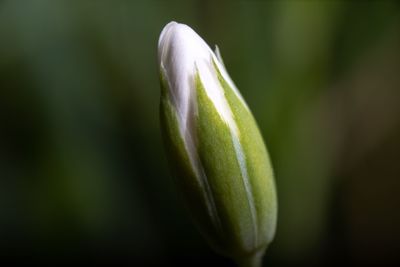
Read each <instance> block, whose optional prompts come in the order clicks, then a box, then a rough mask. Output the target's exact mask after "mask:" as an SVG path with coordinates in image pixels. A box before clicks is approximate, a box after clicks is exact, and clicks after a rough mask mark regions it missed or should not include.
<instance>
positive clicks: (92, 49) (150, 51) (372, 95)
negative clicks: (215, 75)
mask: <svg viewBox="0 0 400 267" xmlns="http://www.w3.org/2000/svg"><path fill="white" fill-rule="evenodd" d="M171 20H176V21H178V22H182V23H185V24H188V25H190V26H191V27H193V28H194V29H195V30H196V31H197V32H198V33H199V34H200V35H201V36H202V37H203V38H204V39H205V40H206V41H207V42H208V43H209V44H210V45H211V46H214V44H218V46H219V48H220V50H221V53H222V56H223V57H224V61H225V65H226V66H227V69H228V71H229V72H230V74H231V76H232V78H233V80H234V81H235V83H236V85H237V86H238V88H239V89H240V90H241V92H242V95H243V96H244V98H245V99H246V100H247V102H248V104H249V106H250V107H251V109H252V111H253V113H254V116H255V117H256V119H257V121H258V123H259V126H260V129H261V131H262V134H263V136H264V138H265V140H266V143H267V146H268V149H269V151H270V154H271V158H272V162H273V165H274V168H275V173H276V183H277V188H278V194H279V220H278V231H277V235H276V238H275V241H274V243H272V245H271V246H270V248H269V250H268V251H267V254H266V257H265V262H264V266H280V265H287V264H300V263H302V264H339V263H351V264H355V263H396V262H400V255H399V253H398V252H399V251H400V245H399V243H400V152H399V151H400V5H399V3H398V2H396V1H354V2H350V1H322V2H317V1H211V0H208V1H144V0H143V1H127V0H126V1H123V0H122V1H119V0H118V1H111V0H109V1H101V0H99V1H90V0H87V1H77V0H76V1H74V0H72V1H54V0H53V1H52V0H47V1H41V0H39V1H22V0H21V1H19V0H15V1H11V0H10V1H7V0H3V1H0V262H20V261H27V262H28V261H29V262H36V261H39V262H78V261H85V262H86V261H88V262H95V263H97V262H99V263H100V262H101V263H105V262H108V263H118V262H128V263H131V264H132V265H149V264H157V265H165V264H175V265H187V266H189V265H194V264H199V263H202V264H203V265H208V264H210V265H212V264H217V265H220V266H233V263H232V262H230V261H229V260H226V259H223V258H221V257H219V256H218V255H215V254H214V253H213V252H212V251H211V250H210V249H209V248H208V246H207V245H206V244H205V242H204V241H203V239H202V237H201V236H200V235H199V234H198V232H197V231H196V229H195V228H194V227H193V225H192V223H191V221H190V219H189V218H188V216H187V213H186V212H185V209H184V204H183V203H181V200H180V199H179V197H177V194H176V191H175V187H174V184H173V180H172V179H171V176H170V174H169V170H168V167H167V165H166V158H165V156H164V151H163V146H162V142H161V136H160V129H159V121H158V101H159V94H160V90H159V81H158V77H159V75H158V66H157V41H158V36H159V34H160V32H161V30H162V28H163V26H164V25H165V24H166V23H168V22H169V21H171Z"/></svg>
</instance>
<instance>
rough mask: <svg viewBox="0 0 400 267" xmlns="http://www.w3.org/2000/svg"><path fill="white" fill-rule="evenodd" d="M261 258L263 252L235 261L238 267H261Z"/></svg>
mask: <svg viewBox="0 0 400 267" xmlns="http://www.w3.org/2000/svg"><path fill="white" fill-rule="evenodd" d="M263 256H264V251H258V252H256V253H254V254H251V255H249V256H247V257H243V258H238V259H236V263H237V264H238V266H239V267H261V265H262V258H263Z"/></svg>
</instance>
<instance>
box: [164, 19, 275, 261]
mask: <svg viewBox="0 0 400 267" xmlns="http://www.w3.org/2000/svg"><path fill="white" fill-rule="evenodd" d="M216 54H217V55H216ZM216 54H214V53H213V51H212V50H211V49H210V48H209V47H208V45H207V44H206V43H205V41H204V40H203V39H202V38H201V37H200V36H199V35H197V34H196V33H195V32H194V31H193V30H192V29H191V28H190V27H188V26H186V25H184V24H179V23H176V22H170V23H169V24H167V25H166V26H165V28H164V29H163V31H162V33H161V35H160V39H159V43H158V60H159V66H160V74H161V75H160V76H161V103H160V120H161V129H162V133H163V139H164V144H165V147H166V151H167V156H168V159H169V163H170V165H171V169H172V170H173V174H174V177H175V178H176V179H175V180H176V183H177V185H178V188H179V191H180V192H181V193H182V196H183V198H182V199H183V200H184V201H185V204H186V206H187V207H188V209H189V212H190V213H191V215H192V217H193V219H194V222H195V224H196V225H197V226H198V228H199V229H200V231H201V233H202V234H203V235H204V237H205V238H206V239H207V241H208V242H209V244H210V245H211V247H213V248H214V249H215V250H216V251H217V252H218V253H220V254H222V255H225V256H227V257H230V258H232V259H233V260H235V261H236V262H238V263H239V264H241V265H253V266H256V265H257V264H259V263H260V262H261V257H262V255H263V254H264V252H265V249H266V247H267V246H268V244H269V243H270V242H271V241H272V239H273V237H274V234H275V228H276V220H277V199H276V191H275V184H274V178H273V172H272V167H271V163H270V160H269V156H268V153H267V150H266V148H265V145H264V142H263V139H262V136H261V134H260V131H259V129H258V127H257V124H256V122H255V120H254V118H253V115H252V114H251V112H250V110H249V108H248V106H247V104H246V103H245V101H244V99H243V97H242V96H241V95H240V93H239V91H238V90H237V88H236V87H235V85H234V83H233V82H232V80H231V79H230V77H229V75H228V73H227V71H226V70H225V67H224V65H223V63H222V59H221V57H220V54H219V51H217V52H216Z"/></svg>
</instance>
